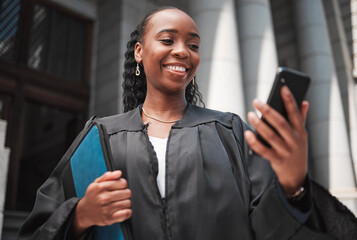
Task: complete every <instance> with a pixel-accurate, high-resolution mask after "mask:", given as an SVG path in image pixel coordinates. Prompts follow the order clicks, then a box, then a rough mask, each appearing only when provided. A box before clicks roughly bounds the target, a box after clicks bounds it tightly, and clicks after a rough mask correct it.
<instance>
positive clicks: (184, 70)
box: [165, 65, 186, 72]
mask: <svg viewBox="0 0 357 240" xmlns="http://www.w3.org/2000/svg"><path fill="white" fill-rule="evenodd" d="M165 67H166V68H168V69H171V70H175V71H180V72H186V68H185V67H180V66H172V65H168V66H165Z"/></svg>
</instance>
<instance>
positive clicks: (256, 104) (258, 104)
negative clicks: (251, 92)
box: [253, 99, 263, 107]
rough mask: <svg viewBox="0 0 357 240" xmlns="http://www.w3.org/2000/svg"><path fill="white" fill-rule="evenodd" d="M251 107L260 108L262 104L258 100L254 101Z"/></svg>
mask: <svg viewBox="0 0 357 240" xmlns="http://www.w3.org/2000/svg"><path fill="white" fill-rule="evenodd" d="M253 105H255V106H256V107H262V106H263V103H262V102H261V101H260V100H258V99H254V100H253Z"/></svg>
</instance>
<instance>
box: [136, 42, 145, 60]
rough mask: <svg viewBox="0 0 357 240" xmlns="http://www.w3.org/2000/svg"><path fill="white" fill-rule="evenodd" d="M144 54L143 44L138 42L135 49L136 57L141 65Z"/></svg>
mask: <svg viewBox="0 0 357 240" xmlns="http://www.w3.org/2000/svg"><path fill="white" fill-rule="evenodd" d="M142 52H143V48H142V45H141V43H139V42H137V43H135V48H134V57H135V60H136V62H138V63H141V62H142V60H143V58H142Z"/></svg>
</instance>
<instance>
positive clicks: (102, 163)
mask: <svg viewBox="0 0 357 240" xmlns="http://www.w3.org/2000/svg"><path fill="white" fill-rule="evenodd" d="M112 170H113V168H112V159H111V152H110V148H109V143H108V137H107V135H106V134H105V131H104V129H103V126H102V125H100V124H99V123H95V122H94V123H92V124H91V125H90V126H89V128H88V130H87V131H86V133H85V134H84V137H83V138H82V140H81V141H80V143H79V145H78V146H77V148H76V149H75V151H74V152H73V154H72V156H71V158H70V171H69V167H68V171H67V172H68V174H70V175H72V180H73V183H72V184H67V186H68V185H71V186H73V187H74V191H73V189H72V190H70V191H68V190H67V193H68V192H72V193H71V194H70V195H73V194H75V196H76V197H79V198H81V197H83V196H84V195H85V192H86V189H87V187H88V185H89V184H91V183H92V182H93V181H94V180H95V179H96V178H98V177H100V176H101V175H103V174H104V173H105V172H107V171H112ZM68 174H66V175H68ZM65 185H66V184H65ZM67 195H68V194H67ZM94 231H95V232H94V235H95V239H98V240H102V239H103V240H104V239H105V240H124V239H125V240H130V239H131V237H130V231H129V228H128V225H127V223H126V222H124V223H116V224H113V225H110V226H104V227H100V226H96V227H95V230H94ZM124 236H125V237H124Z"/></svg>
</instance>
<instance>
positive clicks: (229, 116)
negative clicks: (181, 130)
mask: <svg viewBox="0 0 357 240" xmlns="http://www.w3.org/2000/svg"><path fill="white" fill-rule="evenodd" d="M235 121H238V122H241V121H242V120H241V118H240V117H239V116H238V115H236V114H234V113H231V112H221V111H218V110H213V109H209V108H203V107H200V106H195V105H191V104H190V105H189V106H188V107H187V110H186V112H185V114H184V116H183V118H182V119H181V120H180V121H178V122H177V123H176V124H175V125H174V126H176V127H181V126H182V127H185V126H188V127H190V126H194V125H200V124H205V123H210V122H218V123H220V124H222V125H224V126H226V127H232V125H233V124H234V122H235Z"/></svg>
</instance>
